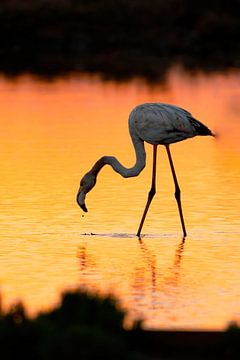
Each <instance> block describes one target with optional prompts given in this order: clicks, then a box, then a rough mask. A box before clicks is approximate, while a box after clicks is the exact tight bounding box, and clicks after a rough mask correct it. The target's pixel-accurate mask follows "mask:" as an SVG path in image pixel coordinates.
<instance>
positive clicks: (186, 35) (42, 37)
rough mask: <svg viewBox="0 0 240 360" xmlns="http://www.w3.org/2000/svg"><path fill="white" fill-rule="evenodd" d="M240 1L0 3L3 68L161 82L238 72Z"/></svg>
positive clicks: (55, 0) (11, 71) (23, 0)
mask: <svg viewBox="0 0 240 360" xmlns="http://www.w3.org/2000/svg"><path fill="white" fill-rule="evenodd" d="M239 38H240V0H227V1H226V0H224V1H222V0H218V1H217V0H216V1H215V0H196V1H192V0H167V1H166V0H149V1H146V0H101V1H100V0H88V1H85V0H34V1H29V0H1V2H0V55H1V56H0V71H1V72H3V73H5V74H8V75H9V76H10V75H11V76H14V75H18V74H22V73H32V74H36V75H40V76H45V77H52V76H58V75H67V74H71V73H72V72H95V73H100V74H102V75H103V76H105V77H111V78H116V79H126V78H130V77H133V76H143V77H146V78H148V79H150V80H159V79H161V78H162V77H164V75H165V74H166V72H167V70H168V69H169V68H170V67H171V66H173V65H175V64H181V65H183V66H184V67H185V68H187V69H190V70H197V69H201V70H204V71H218V70H223V69H229V68H239V67H240V42H239Z"/></svg>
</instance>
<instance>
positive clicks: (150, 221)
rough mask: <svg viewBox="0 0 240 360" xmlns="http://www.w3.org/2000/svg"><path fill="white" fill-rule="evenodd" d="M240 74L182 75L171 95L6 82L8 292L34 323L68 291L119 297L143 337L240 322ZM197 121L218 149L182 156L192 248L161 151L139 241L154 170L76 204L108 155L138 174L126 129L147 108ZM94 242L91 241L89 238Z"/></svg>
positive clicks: (0, 258)
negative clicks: (83, 184)
mask: <svg viewBox="0 0 240 360" xmlns="http://www.w3.org/2000/svg"><path fill="white" fill-rule="evenodd" d="M239 84H240V74H239V73H238V74H237V73H232V74H228V75H215V76H203V75H201V76H200V75H198V76H194V77H190V76H187V75H186V74H183V73H181V72H180V71H177V70H176V71H173V72H172V74H171V75H170V76H169V80H168V83H167V84H166V85H164V86H162V85H158V86H154V87H149V86H147V85H145V84H144V83H142V82H140V81H137V80H135V81H132V82H129V83H126V84H120V85H119V84H116V83H114V82H107V83H102V82H101V81H100V80H99V79H97V78H89V77H81V78H72V79H68V80H59V81H56V82H53V83H40V82H37V81H34V80H33V79H30V78H21V79H19V80H18V81H16V82H10V81H7V80H4V79H1V80H0V91H1V97H0V102H1V104H0V121H1V133H0V137H1V139H0V163H1V173H2V175H1V184H0V199H1V218H0V230H1V231H0V237H1V239H0V241H1V252H0V264H1V275H0V290H1V294H2V299H3V305H4V306H5V307H8V306H9V305H10V304H12V303H13V302H15V301H16V300H19V299H21V300H22V301H23V302H24V303H25V304H26V306H27V308H28V310H29V312H30V313H31V314H34V313H36V311H39V310H40V309H46V308H48V307H49V306H52V305H53V304H55V303H56V302H57V301H58V299H59V296H60V293H61V292H62V291H63V290H65V289H69V288H75V287H78V286H81V287H84V288H85V287H86V288H87V289H92V290H94V291H98V292H100V293H103V294H105V293H109V292H110V293H112V294H114V295H116V296H117V297H118V298H119V299H120V302H121V304H122V305H123V306H124V307H125V308H126V309H128V310H129V314H130V315H131V316H137V317H141V318H143V319H144V320H145V326H146V327H147V328H185V329H222V328H224V327H225V326H226V324H227V323H228V322H229V321H231V320H233V319H235V320H239V318H240V300H239V299H240V277H239V272H240V255H239V254H240V241H239V240H240V221H239V210H240V209H239V204H240V194H239V183H240V181H239V180H240V175H239V169H240V133H239V130H240V119H239V114H240V105H239V96H240V87H239ZM148 101H161V102H167V103H173V104H177V105H180V106H182V107H185V108H187V109H188V110H190V111H191V112H192V113H193V114H194V115H195V117H196V118H198V119H200V120H202V121H203V122H204V123H205V124H207V125H208V126H209V127H210V128H211V129H212V130H213V131H216V132H218V134H219V137H218V139H216V140H215V139H213V138H210V137H201V138H200V137H199V138H195V139H191V140H187V141H185V142H181V143H178V144H175V145H173V146H172V147H171V148H172V156H173V159H174V163H175V167H176V171H177V174H178V180H179V183H180V185H181V189H182V201H183V210H184V214H185V221H186V227H187V230H188V233H189V236H188V237H187V238H186V240H185V242H184V243H183V242H182V239H181V226H180V222H179V218H178V211H177V207H176V204H175V199H174V196H173V193H174V186H173V181H172V178H171V173H170V169H169V164H168V163H167V156H166V153H165V149H164V148H163V147H159V153H158V168H157V170H158V172H157V188H158V189H157V195H156V197H155V199H154V201H153V203H152V206H151V208H150V211H149V214H148V217H147V219H146V222H145V225H144V228H143V233H144V234H145V236H144V237H143V239H142V242H139V241H138V239H137V238H136V237H135V236H134V234H135V233H136V230H137V228H138V225H139V221H140V218H141V215H142V211H143V208H144V205H145V201H146V197H147V193H148V190H149V186H150V182H151V163H152V148H151V146H150V145H147V146H146V149H147V158H148V166H147V167H146V169H144V171H143V172H142V173H141V174H140V175H139V176H138V177H137V178H130V179H123V178H121V177H120V176H119V175H118V174H116V173H114V172H113V171H112V169H111V168H110V167H105V168H104V169H103V170H102V172H101V173H100V175H99V177H98V183H97V186H96V187H95V188H94V190H93V191H92V192H91V193H90V194H89V195H88V197H87V205H88V208H89V212H88V213H87V214H83V213H82V212H81V210H80V209H79V208H78V206H77V205H76V203H75V195H76V191H77V190H78V186H79V179H80V178H81V176H82V175H83V174H84V173H85V172H86V171H87V170H89V168H90V167H91V166H92V164H93V163H94V162H95V161H96V160H97V159H98V158H99V157H100V156H102V155H115V156H117V157H118V158H119V160H120V161H121V162H122V163H124V164H125V165H126V166H129V167H130V166H132V165H133V163H134V160H135V159H134V151H133V148H132V144H131V141H130V138H129V135H128V128H127V119H128V114H129V112H130V111H131V109H132V108H133V107H134V106H135V105H137V104H139V103H142V102H148ZM91 234H95V235H91Z"/></svg>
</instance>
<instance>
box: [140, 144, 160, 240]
mask: <svg viewBox="0 0 240 360" xmlns="http://www.w3.org/2000/svg"><path fill="white" fill-rule="evenodd" d="M156 162H157V145H153V169H152V186H151V189H150V191H149V193H148V199H147V203H146V206H145V209H144V212H143V216H142V219H141V222H140V225H139V228H138V231H137V236H138V238H139V239H140V238H141V231H142V227H143V224H144V221H145V218H146V215H147V212H148V209H149V206H150V204H151V202H152V199H153V197H154V195H155V194H156Z"/></svg>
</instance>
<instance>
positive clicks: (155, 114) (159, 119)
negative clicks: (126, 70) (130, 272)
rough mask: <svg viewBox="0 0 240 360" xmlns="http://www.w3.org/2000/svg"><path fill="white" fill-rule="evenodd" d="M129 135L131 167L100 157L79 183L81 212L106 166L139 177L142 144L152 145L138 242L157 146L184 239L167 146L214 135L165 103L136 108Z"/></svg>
mask: <svg viewBox="0 0 240 360" xmlns="http://www.w3.org/2000/svg"><path fill="white" fill-rule="evenodd" d="M129 132H130V136H131V139H132V143H133V146H134V149H135V154H136V162H135V165H134V166H133V167H131V168H126V167H125V166H123V165H122V164H121V163H120V162H119V161H118V160H117V158H115V157H113V156H103V157H101V158H100V159H99V160H98V161H97V162H96V163H95V164H94V166H93V167H92V169H91V170H90V171H89V172H87V173H86V174H85V175H84V176H83V178H82V179H81V182H80V188H79V191H78V193H77V203H78V205H79V206H80V207H81V208H82V210H83V211H84V212H87V211H88V210H87V207H86V204H85V197H86V194H87V193H88V192H89V191H90V190H92V188H93V187H94V186H95V185H96V180H97V175H98V173H99V172H100V170H101V169H102V167H103V166H105V165H110V166H111V167H112V168H113V170H114V171H116V172H117V173H119V174H120V175H121V176H123V177H124V178H128V177H133V176H138V175H139V174H140V172H141V171H142V170H143V169H144V167H145V164H146V152H145V148H144V141H145V142H147V143H149V144H151V145H153V166H152V183H151V188H150V191H149V194H148V199H147V202H146V205H145V209H144V212H143V215H142V218H141V221H140V225H139V228H138V231H137V234H136V235H137V236H138V238H139V239H140V237H141V231H142V227H143V224H144V221H145V218H146V215H147V212H148V209H149V207H150V204H151V202H152V199H153V197H154V195H155V193H156V161H157V147H158V145H164V146H165V148H166V151H167V156H168V160H169V164H170V168H171V172H172V176H173V181H174V185H175V198H176V201H177V205H178V211H179V216H180V221H181V226H182V231H183V238H185V237H186V236H187V231H186V227H185V222H184V217H183V211H182V205H181V196H180V195H181V191H180V187H179V184H178V180H177V176H176V172H175V169H174V165H173V160H172V156H171V153H170V144H172V143H176V142H178V141H182V140H185V139H189V138H192V137H194V136H197V135H203V136H205V135H210V136H215V135H214V134H213V133H212V132H211V130H210V129H208V127H207V126H205V125H204V124H202V123H201V122H200V121H199V120H196V119H195V118H194V117H193V116H192V114H191V113H190V112H188V111H187V110H184V109H182V108H180V107H178V106H175V105H170V104H164V103H144V104H141V105H138V106H136V107H135V108H134V109H133V110H132V112H131V113H130V115H129Z"/></svg>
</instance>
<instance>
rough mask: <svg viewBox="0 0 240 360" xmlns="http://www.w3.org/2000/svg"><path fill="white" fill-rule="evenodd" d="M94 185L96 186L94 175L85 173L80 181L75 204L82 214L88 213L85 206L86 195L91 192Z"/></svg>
mask: <svg viewBox="0 0 240 360" xmlns="http://www.w3.org/2000/svg"><path fill="white" fill-rule="evenodd" d="M95 184H96V175H95V174H93V173H91V172H88V173H86V174H85V175H84V176H83V178H82V180H81V181H80V188H79V190H78V193H77V203H78V205H79V206H80V208H81V209H82V210H83V211H84V212H87V211H88V210H87V207H86V205H85V197H86V194H87V193H88V192H89V191H90V190H92V188H93V187H94V186H95Z"/></svg>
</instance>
